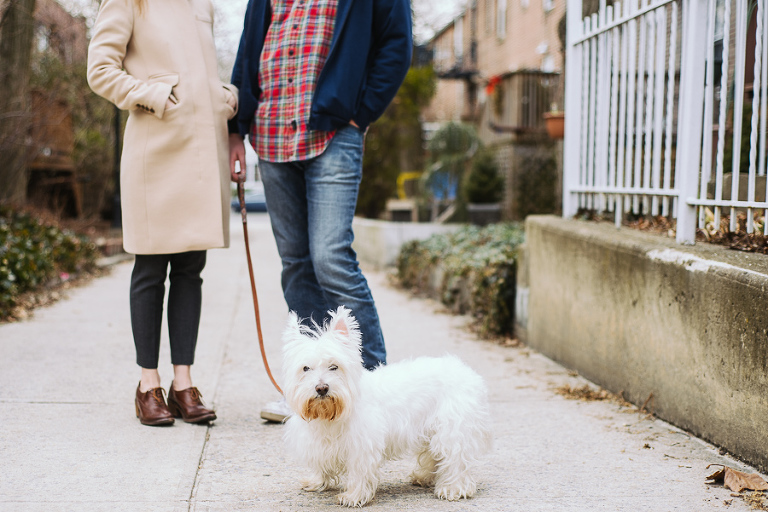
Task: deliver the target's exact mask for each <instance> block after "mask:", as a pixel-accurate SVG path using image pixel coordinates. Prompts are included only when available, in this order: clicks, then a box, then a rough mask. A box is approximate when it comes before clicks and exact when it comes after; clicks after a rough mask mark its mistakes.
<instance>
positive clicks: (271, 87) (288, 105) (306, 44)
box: [250, 0, 338, 162]
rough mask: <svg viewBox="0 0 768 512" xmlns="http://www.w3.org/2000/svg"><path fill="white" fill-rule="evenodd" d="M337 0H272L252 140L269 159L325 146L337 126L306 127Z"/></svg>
mask: <svg viewBox="0 0 768 512" xmlns="http://www.w3.org/2000/svg"><path fill="white" fill-rule="evenodd" d="M337 2H338V0H272V23H271V25H270V27H269V31H268V33H267V38H266V41H265V42H264V49H263V50H262V52H261V61H260V71H259V84H260V86H261V91H262V92H261V98H260V103H259V107H258V110H257V111H256V116H255V120H254V123H253V125H252V128H251V137H250V140H251V144H253V149H254V150H255V151H256V153H257V154H258V155H259V158H261V159H263V160H266V161H268V162H295V161H299V160H307V159H309V158H313V157H315V156H318V155H320V154H322V153H323V151H325V149H326V148H327V147H328V144H329V143H330V142H331V139H332V138H333V135H334V132H326V131H318V130H310V129H309V128H308V127H307V123H308V121H309V113H310V108H311V106H312V95H313V94H314V91H315V86H316V84H317V79H318V77H319V75H320V71H321V70H322V69H323V64H325V59H326V57H327V56H328V51H329V50H330V46H331V38H332V37H333V29H334V25H335V20H336V7H337Z"/></svg>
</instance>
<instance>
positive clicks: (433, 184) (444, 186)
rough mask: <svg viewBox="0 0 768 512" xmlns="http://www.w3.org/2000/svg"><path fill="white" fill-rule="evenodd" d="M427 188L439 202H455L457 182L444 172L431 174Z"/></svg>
mask: <svg viewBox="0 0 768 512" xmlns="http://www.w3.org/2000/svg"><path fill="white" fill-rule="evenodd" d="M428 186H429V190H430V192H432V196H433V197H434V198H435V199H437V200H439V201H444V200H450V201H453V200H455V199H456V193H457V192H458V189H459V183H458V180H456V179H455V178H454V177H453V176H451V174H450V173H448V172H445V171H435V172H433V173H432V175H431V176H430V178H429V185H428Z"/></svg>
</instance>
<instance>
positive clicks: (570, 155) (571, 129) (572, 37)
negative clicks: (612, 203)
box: [563, 0, 583, 219]
mask: <svg viewBox="0 0 768 512" xmlns="http://www.w3.org/2000/svg"><path fill="white" fill-rule="evenodd" d="M581 13H582V0H568V5H567V19H566V45H565V46H566V50H565V113H566V116H565V140H564V143H563V217H565V218H566V219H567V218H570V217H573V216H574V215H576V212H577V211H578V209H579V202H578V198H577V197H576V195H575V194H573V193H571V190H573V189H574V188H575V187H576V186H578V184H579V183H578V180H579V165H581V158H580V153H581V151H580V145H581V142H580V141H581V100H582V98H581V94H582V90H581V80H582V72H583V66H582V61H581V55H582V49H581V45H578V46H577V45H576V44H575V42H576V41H578V40H579V39H580V38H581V34H582V27H583V23H582V16H581Z"/></svg>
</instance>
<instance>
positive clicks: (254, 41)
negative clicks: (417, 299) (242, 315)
mask: <svg viewBox="0 0 768 512" xmlns="http://www.w3.org/2000/svg"><path fill="white" fill-rule="evenodd" d="M411 52H412V36H411V9H410V4H409V0H249V3H248V8H247V11H246V14H245V24H244V29H243V35H242V37H241V39H240V47H239V49H238V52H237V59H236V61H235V67H234V70H233V73H232V83H233V84H234V85H235V86H237V87H238V88H239V90H240V110H239V113H238V116H237V117H236V118H235V119H233V120H232V121H230V123H229V132H230V135H229V145H230V171H231V172H232V175H233V178H235V177H236V173H235V162H239V163H240V168H241V169H244V168H245V166H244V162H245V150H244V146H243V137H244V136H245V135H248V136H249V140H250V142H251V144H252V145H253V147H254V149H255V150H256V153H257V154H258V155H259V170H260V173H261V178H262V181H263V182H264V191H265V195H266V200H267V208H268V210H269V214H270V220H271V222H272V231H273V233H274V235H275V240H276V242H277V248H278V252H279V253H280V258H281V260H282V264H283V271H282V286H283V295H284V297H285V300H286V302H287V303H288V308H289V309H290V310H293V311H295V312H296V313H297V314H298V315H299V317H300V318H302V319H303V321H304V322H305V323H307V324H310V323H311V322H313V321H314V322H318V323H322V322H323V320H324V319H325V315H326V312H327V311H329V310H336V308H337V307H338V306H340V305H343V306H346V307H348V308H349V309H351V310H352V312H353V314H354V315H355V317H356V318H357V320H358V321H359V323H360V330H361V332H362V336H363V354H362V355H363V364H364V365H365V367H366V368H367V369H369V370H370V369H373V368H374V367H376V366H377V365H379V364H385V363H386V349H385V347H384V339H383V336H382V333H381V326H380V324H379V317H378V313H377V311H376V305H375V303H374V301H373V297H372V296H371V292H370V289H369V287H368V283H367V281H366V280H365V277H364V276H363V274H362V272H361V271H360V268H359V266H358V263H357V259H356V254H355V252H354V251H353V250H352V239H353V237H354V234H353V232H352V219H353V216H354V212H355V205H356V203H357V194H358V189H359V185H360V180H361V178H362V156H363V144H364V137H365V131H366V130H367V128H368V125H369V124H370V123H372V122H373V121H375V120H376V119H378V117H379V116H381V114H382V113H383V112H384V110H385V109H386V107H387V105H389V103H390V102H391V101H392V98H394V96H395V94H396V93H397V90H398V88H399V87H400V84H401V83H402V81H403V79H404V78H405V74H406V73H407V71H408V67H409V65H410V61H411ZM288 414H290V411H288V410H287V407H286V405H285V402H284V401H282V402H277V403H273V404H270V405H269V406H268V407H267V408H265V410H263V411H262V418H265V419H268V420H272V421H282V420H283V419H284V418H285V417H286V416H287V415H288Z"/></svg>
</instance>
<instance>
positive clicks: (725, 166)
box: [563, 0, 768, 243]
mask: <svg viewBox="0 0 768 512" xmlns="http://www.w3.org/2000/svg"><path fill="white" fill-rule="evenodd" d="M766 1H768V0H649V1H646V0H627V1H626V2H624V3H619V2H616V3H615V4H614V5H613V6H607V5H606V3H605V0H603V1H602V2H601V5H600V9H599V11H598V13H596V14H594V15H592V16H590V17H588V18H584V19H581V16H580V13H581V12H582V2H581V0H569V1H568V20H567V21H568V31H567V35H568V45H567V54H566V98H565V101H566V114H567V115H566V133H565V157H564V163H565V164H564V165H565V166H564V180H563V183H564V187H563V214H564V215H565V216H573V215H575V214H576V213H577V212H578V211H579V210H580V209H586V210H594V211H598V212H613V214H614V218H615V221H616V224H617V225H619V224H620V223H621V221H622V219H623V218H624V215H625V214H626V213H630V212H631V213H634V214H645V215H665V216H672V217H676V218H677V240H678V241H679V242H681V243H693V241H694V239H695V235H696V228H697V227H702V228H703V227H704V225H705V223H706V222H707V220H708V217H709V215H708V214H709V213H710V212H711V213H712V215H713V217H714V219H709V221H710V222H714V225H715V226H719V225H720V217H721V215H723V209H725V211H726V214H727V215H729V216H730V229H731V230H735V229H736V227H737V224H736V223H737V215H738V213H745V214H746V228H747V231H748V232H752V231H753V230H754V229H755V223H754V222H753V220H754V217H756V216H757V217H758V218H760V217H761V215H762V217H763V220H762V221H761V222H762V229H763V231H764V233H765V234H768V222H765V218H768V202H766V196H767V195H768V190H766V188H768V185H767V184H766V180H765V175H766V165H767V163H766V161H767V160H768V158H767V148H766V141H767V135H766V132H767V130H766V121H767V120H768V115H767V114H768V112H767V110H768V101H767V98H766V92H767V91H768V87H766V86H767V85H768V76H767V75H768V65H766V60H768V44H766V42H765V41H764V37H765V36H764V27H766V26H767V25H768V17H767V15H768V13H767V12H766V11H767V9H766V8H765V2H766ZM750 27H751V28H750ZM748 36H749V37H748ZM748 39H752V40H754V46H752V45H748V44H747V41H748ZM753 49H754V52H752V51H751V50H753ZM716 50H719V51H717V52H716ZM717 57H720V58H721V61H722V62H720V63H718V62H717V60H716V59H717ZM747 66H750V68H751V67H752V66H753V70H754V72H753V80H752V84H751V88H750V87H748V85H749V84H748V83H746V81H745V70H746V69H747ZM716 74H719V75H720V77H719V79H717V80H716V76H715V75H716ZM747 95H751V99H750V98H748V97H747ZM745 107H751V113H750V112H749V111H745ZM745 115H747V116H750V117H745ZM745 120H749V121H751V122H750V124H749V126H748V127H747V129H746V130H742V122H743V121H745ZM742 141H743V143H744V144H747V142H748V143H749V158H748V160H747V161H742V159H741V148H742ZM729 154H730V156H728V155H729ZM741 175H744V177H743V179H742V176H741ZM756 213H757V215H756Z"/></svg>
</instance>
